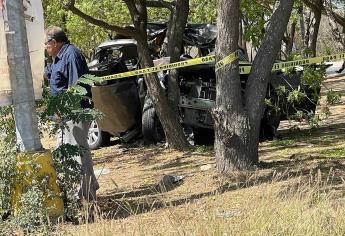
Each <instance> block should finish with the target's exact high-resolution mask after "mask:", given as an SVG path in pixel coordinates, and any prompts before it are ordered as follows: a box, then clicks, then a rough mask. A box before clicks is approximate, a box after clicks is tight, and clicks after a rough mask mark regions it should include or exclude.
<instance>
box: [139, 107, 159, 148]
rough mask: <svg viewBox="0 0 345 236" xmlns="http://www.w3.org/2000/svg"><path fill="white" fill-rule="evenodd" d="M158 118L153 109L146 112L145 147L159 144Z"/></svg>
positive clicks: (143, 117) (143, 124)
mask: <svg viewBox="0 0 345 236" xmlns="http://www.w3.org/2000/svg"><path fill="white" fill-rule="evenodd" d="M157 127H158V117H157V116H156V112H155V109H154V108H153V107H150V108H148V109H147V110H145V111H144V113H143V116H142V132H143V138H144V145H152V144H156V143H157V142H158V130H157Z"/></svg>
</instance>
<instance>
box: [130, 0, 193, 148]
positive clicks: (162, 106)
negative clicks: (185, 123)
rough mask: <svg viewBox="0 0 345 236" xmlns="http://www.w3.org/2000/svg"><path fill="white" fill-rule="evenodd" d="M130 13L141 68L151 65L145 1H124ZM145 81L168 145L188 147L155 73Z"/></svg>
mask: <svg viewBox="0 0 345 236" xmlns="http://www.w3.org/2000/svg"><path fill="white" fill-rule="evenodd" d="M126 3H127V6H128V8H129V10H130V12H131V14H132V19H133V22H134V28H135V30H136V32H137V33H136V34H135V35H134V38H135V39H136V40H137V43H138V52H139V57H140V61H141V65H142V67H143V68H147V67H152V66H153V61H152V58H151V56H150V53H149V46H148V43H147V33H146V32H147V27H146V26H147V8H146V1H144V0H139V1H137V2H136V3H135V6H134V5H133V4H132V3H130V2H129V1H127V2H126ZM145 82H146V85H147V88H148V92H149V95H150V98H151V99H152V102H153V105H154V108H155V111H156V113H157V115H158V118H159V120H160V122H161V124H162V127H163V130H164V133H165V137H166V141H167V143H168V145H169V147H171V148H174V149H179V150H185V149H188V148H189V143H188V141H187V139H186V137H185V135H184V132H183V129H182V126H181V123H180V120H179V116H178V113H176V112H175V110H174V108H173V107H172V106H170V104H169V102H168V98H167V96H166V95H165V91H164V90H163V88H162V86H161V85H160V82H159V79H158V77H157V75H156V74H148V75H145Z"/></svg>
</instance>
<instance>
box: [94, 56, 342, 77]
mask: <svg viewBox="0 0 345 236" xmlns="http://www.w3.org/2000/svg"><path fill="white" fill-rule="evenodd" d="M237 53H238V52H237V51H236V52H234V53H231V54H230V55H229V56H227V57H225V58H224V59H222V60H221V61H219V62H217V63H216V64H215V70H216V71H217V70H219V69H221V68H223V67H224V66H226V65H228V64H230V63H232V62H233V61H235V60H236V59H237V58H238V56H237V55H238V54H237ZM341 59H345V53H339V54H333V55H328V56H321V57H311V58H306V59H301V60H295V61H286V62H279V63H274V64H273V67H272V71H277V70H282V69H289V68H293V67H296V66H305V65H311V64H315V63H323V62H329V61H338V60H341ZM215 60H216V58H215V56H214V55H212V56H206V57H198V58H194V59H190V60H186V61H179V62H175V63H170V64H166V65H159V66H153V67H148V68H145V69H139V70H134V71H128V72H123V73H119V74H114V75H108V76H103V77H101V78H102V79H103V80H114V79H120V78H125V77H131V76H138V75H145V74H150V73H155V72H159V71H164V70H172V69H178V68H184V67H189V66H195V65H200V64H204V63H208V62H215ZM251 68H252V67H251V66H250V65H248V66H240V67H239V72H240V74H250V71H251Z"/></svg>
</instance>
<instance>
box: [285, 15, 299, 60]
mask: <svg viewBox="0 0 345 236" xmlns="http://www.w3.org/2000/svg"><path fill="white" fill-rule="evenodd" d="M296 26H297V21H293V22H292V24H291V28H290V35H289V37H288V40H287V44H286V50H285V54H286V56H289V54H290V53H291V52H292V48H293V44H294V42H295V34H296Z"/></svg>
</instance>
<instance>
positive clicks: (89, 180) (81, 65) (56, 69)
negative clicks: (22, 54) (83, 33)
mask: <svg viewBox="0 0 345 236" xmlns="http://www.w3.org/2000/svg"><path fill="white" fill-rule="evenodd" d="M45 49H46V51H47V53H48V55H49V56H51V57H52V58H53V62H52V64H51V66H50V71H49V73H46V74H47V75H48V77H49V78H48V79H49V85H50V91H51V94H52V95H53V96H56V95H58V94H59V93H62V92H64V91H65V90H67V89H68V87H69V86H71V85H73V84H75V83H76V81H77V80H78V79H79V78H80V77H81V76H82V75H84V74H87V73H88V67H87V63H86V60H85V57H84V56H83V55H82V53H81V52H80V50H79V49H77V48H76V47H75V46H73V45H72V44H70V42H69V41H68V38H67V36H66V34H65V32H64V31H63V30H62V29H61V28H59V27H56V26H50V27H49V28H47V29H46V31H45ZM81 106H82V108H90V107H92V104H91V103H90V102H89V101H88V100H83V101H82V103H81ZM66 124H67V126H68V129H65V130H64V131H63V135H61V136H60V138H59V141H58V142H59V145H61V144H71V145H78V146H81V147H83V151H82V155H81V156H79V157H77V158H76V160H77V161H78V163H79V164H80V165H81V168H82V172H83V177H82V182H81V186H80V189H79V192H78V195H79V198H80V199H81V200H87V201H93V200H95V199H96V191H97V189H98V188H99V185H98V182H97V179H96V177H95V174H94V171H93V164H92V158H91V152H90V149H89V146H88V143H87V134H88V130H89V127H90V123H89V122H79V123H75V122H73V121H67V122H66Z"/></svg>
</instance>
